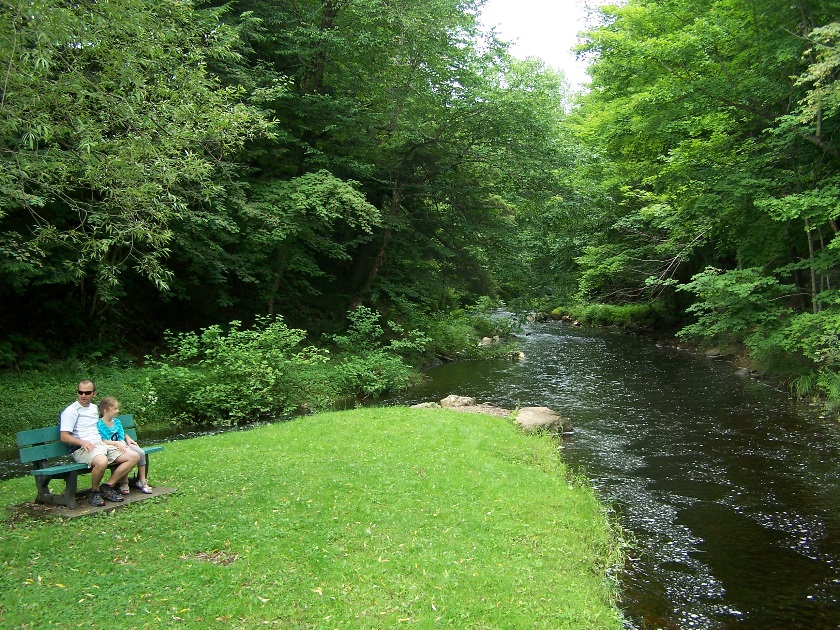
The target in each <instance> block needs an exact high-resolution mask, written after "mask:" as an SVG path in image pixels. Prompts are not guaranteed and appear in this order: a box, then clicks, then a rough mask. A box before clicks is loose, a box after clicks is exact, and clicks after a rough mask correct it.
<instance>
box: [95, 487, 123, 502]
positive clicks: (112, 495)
mask: <svg viewBox="0 0 840 630" xmlns="http://www.w3.org/2000/svg"><path fill="white" fill-rule="evenodd" d="M99 493H100V494H101V495H102V496H103V498H105V499H107V500H108V501H113V502H114V503H120V502H121V501H122V500H123V498H122V496H121V495H120V493H119V492H117V491H116V490H114V489H113V488H112V487H111V486H109V485H108V484H107V483H103V484H102V485H101V486H99Z"/></svg>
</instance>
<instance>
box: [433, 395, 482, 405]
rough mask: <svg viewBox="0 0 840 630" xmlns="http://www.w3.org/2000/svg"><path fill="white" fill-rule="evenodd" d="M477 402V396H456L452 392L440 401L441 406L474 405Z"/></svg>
mask: <svg viewBox="0 0 840 630" xmlns="http://www.w3.org/2000/svg"><path fill="white" fill-rule="evenodd" d="M474 404H475V398H470V397H469V396H456V395H455V394H450V395H449V396H447V397H446V398H444V399H443V400H441V401H440V406H441V407H472V406H473V405H474Z"/></svg>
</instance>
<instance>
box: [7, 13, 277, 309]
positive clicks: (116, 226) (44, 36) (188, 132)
mask: <svg viewBox="0 0 840 630" xmlns="http://www.w3.org/2000/svg"><path fill="white" fill-rule="evenodd" d="M235 42H236V35H235V33H234V32H233V31H232V30H231V29H229V28H226V27H224V26H223V25H221V24H220V23H219V22H218V20H217V19H216V17H215V16H214V14H213V13H203V14H201V15H199V14H197V13H196V12H195V11H194V10H193V8H192V6H191V5H190V4H189V3H186V2H176V1H174V0H153V1H150V2H149V1H146V0H110V1H109V2H80V3H70V4H68V3H65V2H60V1H59V0H34V1H29V0H26V1H23V0H9V1H7V2H3V3H2V4H0V66H2V68H3V70H4V74H3V80H2V83H0V88H1V89H2V92H0V291H2V292H3V293H4V294H5V295H6V296H8V295H9V293H10V291H16V292H17V293H18V294H21V293H23V292H24V291H30V292H33V291H38V290H41V289H38V288H37V287H49V286H60V287H62V290H63V288H64V287H66V286H68V285H69V286H73V287H74V288H75V291H74V294H73V296H72V299H71V300H69V302H66V303H64V302H62V303H61V304H60V305H59V306H58V307H57V308H58V310H59V311H60V312H62V314H64V315H66V316H69V320H68V323H69V322H70V321H73V320H74V318H78V324H79V325H90V324H91V323H95V322H97V321H98V317H99V316H100V315H101V314H102V313H103V311H104V309H106V308H107V306H108V305H109V304H112V303H113V302H114V300H116V299H117V298H118V297H120V295H121V294H122V291H123V289H122V283H123V281H124V280H125V278H126V277H127V276H130V275H132V274H138V275H139V276H141V277H143V278H145V279H147V280H148V281H151V282H152V283H154V284H155V285H156V286H157V288H158V289H159V290H164V291H165V290H166V289H167V288H168V287H169V284H170V281H171V279H172V276H173V272H172V269H170V268H169V267H168V265H167V258H168V257H169V255H170V253H171V246H172V243H173V237H174V235H173V225H174V223H175V222H176V221H183V222H189V221H190V220H191V218H192V217H193V216H196V215H195V213H197V212H198V213H201V212H204V211H206V210H207V209H209V208H213V207H215V206H216V204H218V203H219V202H220V200H222V199H223V197H224V193H225V189H226V188H227V187H229V186H230V184H231V181H230V179H229V178H230V177H231V176H232V173H233V171H232V162H231V161H232V159H233V158H234V157H235V155H236V153H237V152H238V151H239V150H240V148H241V147H242V145H243V143H244V142H245V140H246V139H249V138H254V137H257V136H259V135H262V134H265V133H267V132H268V129H269V125H268V123H267V122H266V121H265V120H264V119H263V118H262V117H261V115H260V114H259V113H258V112H257V111H256V110H254V109H253V108H251V107H247V106H245V105H243V104H242V103H241V102H240V94H239V93H238V91H237V89H235V88H234V87H228V88H221V87H220V86H219V85H218V83H217V82H216V81H215V80H214V79H213V78H212V77H210V76H209V75H208V73H207V70H206V65H207V62H208V60H209V59H220V58H232V57H234V56H235V52H234V44H235ZM31 296H32V294H31V293H30V297H31Z"/></svg>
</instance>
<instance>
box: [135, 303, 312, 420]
mask: <svg viewBox="0 0 840 630" xmlns="http://www.w3.org/2000/svg"><path fill="white" fill-rule="evenodd" d="M305 338H306V333H305V331H303V330H299V329H292V328H289V327H288V326H286V324H285V323H284V322H283V320H282V318H280V317H277V318H270V317H259V318H257V321H256V323H255V324H254V326H253V327H252V328H250V329H243V328H241V322H238V321H234V322H231V323H230V325H229V327H228V330H227V331H223V330H222V328H221V327H220V326H218V325H214V326H210V327H208V328H205V329H203V330H202V331H201V333H200V334H196V333H194V332H188V333H180V334H177V335H173V334H170V333H167V334H166V342H167V344H168V345H169V346H170V347H171V348H172V350H171V351H170V352H169V353H168V354H165V355H164V356H163V357H162V358H160V359H151V358H150V359H149V360H148V365H149V366H150V367H152V368H153V371H152V372H151V373H150V374H149V377H148V379H147V382H148V387H147V396H148V399H147V403H148V406H149V407H152V408H156V409H154V410H153V413H156V414H159V413H160V412H161V411H163V412H165V413H167V414H168V415H169V418H170V419H171V421H172V422H175V423H178V424H181V423H187V424H201V425H204V424H214V425H220V426H230V425H235V424H242V423H246V422H251V421H254V420H258V419H260V418H262V417H265V416H269V415H277V414H282V413H288V412H291V411H294V410H295V409H296V408H297V406H298V405H299V404H300V403H301V402H302V401H301V395H300V394H301V392H300V386H301V385H302V382H303V381H305V380H306V377H307V376H308V375H313V376H314V375H315V374H317V373H318V371H317V370H314V369H312V368H313V367H315V366H317V365H318V364H319V363H322V362H325V361H326V360H327V358H326V356H325V355H324V353H323V352H322V351H320V350H318V349H317V348H315V347H314V346H311V345H310V346H304V345H302V344H303V341H304V340H305Z"/></svg>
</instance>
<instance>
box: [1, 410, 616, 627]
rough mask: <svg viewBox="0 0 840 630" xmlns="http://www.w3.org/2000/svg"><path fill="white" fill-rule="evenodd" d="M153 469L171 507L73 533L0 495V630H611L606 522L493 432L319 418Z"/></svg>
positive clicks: (438, 413) (546, 460)
mask: <svg viewBox="0 0 840 630" xmlns="http://www.w3.org/2000/svg"><path fill="white" fill-rule="evenodd" d="M141 437H142V435H141ZM141 443H142V441H141ZM152 464H153V466H154V467H153V469H152V471H151V472H152V474H151V478H150V482H151V484H152V485H166V486H175V487H177V488H178V492H176V493H175V494H173V495H169V496H166V497H160V498H157V499H151V500H147V501H142V502H140V503H136V504H133V505H131V506H126V507H124V508H120V509H117V510H114V511H112V512H106V513H100V514H97V515H94V516H86V517H81V518H77V519H72V520H67V521H62V520H59V519H54V520H34V519H33V518H31V517H22V516H15V514H16V513H15V512H14V511H9V510H7V509H6V508H7V507H8V506H12V505H16V504H20V503H23V502H26V501H31V500H32V499H33V498H34V496H35V483H34V481H33V480H32V477H27V478H19V479H12V480H9V481H6V482H3V483H0V497H2V499H0V504H1V505H2V506H3V510H2V514H0V518H2V519H3V521H4V522H3V532H4V533H3V541H2V543H3V544H2V545H0V558H2V564H3V574H2V577H0V586H2V588H0V626H2V627H4V628H13V627H14V628H18V627H21V628H43V627H59V628H73V627H100V628H157V627H162V626H169V625H173V626H174V625H181V626H190V627H199V626H202V627H203V626H208V625H210V626H218V627H229V628H258V627H260V628H261V627H278V628H397V627H417V628H440V627H448V628H526V627H527V628H552V629H557V628H575V629H587V630H588V629H594V628H616V629H617V628H621V626H622V624H621V615H620V613H619V612H618V610H617V609H616V608H615V605H614V603H615V599H614V597H615V585H614V583H613V581H612V580H611V579H610V578H609V577H608V575H607V574H608V569H609V568H611V566H613V565H614V564H615V563H616V562H618V561H619V560H620V551H619V549H620V543H619V541H618V540H617V537H616V532H615V531H614V530H613V529H611V527H610V525H609V523H608V520H607V517H606V515H605V512H604V509H603V506H602V505H600V504H599V502H598V500H597V498H596V496H595V495H594V493H593V491H592V490H591V489H590V488H589V487H588V486H587V485H586V484H583V483H577V482H574V481H573V480H571V478H570V475H569V474H568V472H567V471H566V469H565V467H564V466H563V464H562V462H561V461H560V457H558V454H557V448H556V443H555V442H553V441H552V440H551V439H550V438H548V437H545V436H528V435H525V434H523V433H521V432H520V431H519V430H518V429H517V428H516V427H515V426H514V425H513V423H511V422H509V421H507V420H502V419H499V418H494V417H491V416H485V415H477V414H465V413H457V412H452V411H446V410H434V409H432V410H416V409H407V408H379V409H376V408H374V409H359V410H354V411H344V412H336V413H324V414H319V415H315V416H309V417H304V418H300V419H297V420H294V421H292V422H287V423H282V424H274V425H270V426H264V427H260V428H257V429H253V430H247V431H237V432H231V433H226V434H223V435H216V436H208V437H202V438H195V439H190V440H183V441H179V442H173V443H169V444H166V449H165V450H164V451H163V453H160V454H158V455H156V456H155V457H154V458H153V460H152ZM84 479H85V480H89V476H85V477H84ZM82 483H89V481H83V482H82Z"/></svg>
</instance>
